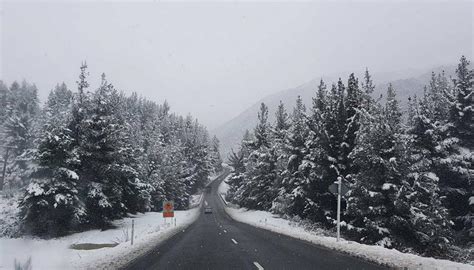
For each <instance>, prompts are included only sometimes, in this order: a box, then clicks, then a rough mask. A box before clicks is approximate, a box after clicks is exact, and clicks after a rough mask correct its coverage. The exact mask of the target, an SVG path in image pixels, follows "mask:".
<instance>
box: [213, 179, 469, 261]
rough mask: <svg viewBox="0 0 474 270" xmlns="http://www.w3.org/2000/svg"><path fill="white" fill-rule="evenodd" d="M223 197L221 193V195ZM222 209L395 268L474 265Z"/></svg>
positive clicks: (264, 214)
mask: <svg viewBox="0 0 474 270" xmlns="http://www.w3.org/2000/svg"><path fill="white" fill-rule="evenodd" d="M227 190H228V185H227V184H226V183H225V181H223V182H222V184H221V185H220V186H219V189H218V191H219V193H220V194H225V193H226V192H227ZM222 197H224V196H222ZM225 210H226V212H227V213H228V214H229V215H230V216H231V217H232V218H233V219H234V220H237V221H239V222H243V223H247V224H249V225H252V226H255V227H259V228H263V229H266V230H270V231H273V232H276V233H280V234H284V235H287V236H291V237H294V238H298V239H302V240H305V241H308V242H311V243H314V244H316V245H320V246H324V247H327V248H331V249H334V250H337V251H340V252H344V253H347V254H350V255H352V256H354V257H359V258H362V259H364V260H368V261H373V262H376V263H379V264H382V265H386V266H389V267H393V268H396V269H404V268H406V269H417V270H418V269H420V270H434V269H438V270H444V269H453V270H467V269H470V270H473V269H474V266H472V265H468V264H461V263H456V262H452V261H448V260H440V259H434V258H427V257H421V256H417V255H414V254H408V253H402V252H400V251H398V250H395V249H387V248H384V247H381V246H372V245H364V244H360V243H357V242H354V241H347V240H344V239H341V241H339V242H337V241H336V238H335V237H328V236H322V235H319V234H316V233H315V232H310V231H308V230H305V229H304V228H303V227H301V226H298V225H296V224H295V223H294V222H291V221H289V220H286V219H283V218H280V217H278V216H276V215H274V214H272V213H270V212H266V211H253V210H247V209H244V208H233V207H225Z"/></svg>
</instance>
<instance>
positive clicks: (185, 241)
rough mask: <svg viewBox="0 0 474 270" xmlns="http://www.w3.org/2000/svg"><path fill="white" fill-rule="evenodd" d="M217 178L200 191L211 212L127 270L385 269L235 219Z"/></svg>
mask: <svg viewBox="0 0 474 270" xmlns="http://www.w3.org/2000/svg"><path fill="white" fill-rule="evenodd" d="M224 177H225V176H224V175H223V176H221V177H220V178H219V179H216V180H215V181H214V182H213V183H212V184H211V185H210V188H208V189H207V190H206V192H205V193H204V202H207V204H208V205H209V206H211V207H212V208H213V213H212V214H204V213H203V211H201V214H200V216H199V217H198V219H197V220H196V222H194V223H193V224H192V225H190V226H189V227H188V228H187V229H186V230H184V231H182V232H179V233H177V234H176V235H174V236H173V237H171V238H170V239H168V240H167V241H165V242H163V243H160V244H157V246H156V247H154V248H153V249H152V251H151V252H149V253H148V254H146V255H144V256H142V257H140V258H138V259H136V260H134V261H133V262H132V263H130V264H129V265H128V266H127V267H126V268H125V269H126V270H132V269H133V270H135V269H137V270H145V269H193V270H195V269H260V270H261V269H297V270H300V269H328V270H338V269H385V268H384V267H381V266H378V265H375V264H372V263H369V262H365V261H362V260H360V259H357V258H353V257H350V256H348V255H345V254H341V253H338V252H335V251H332V250H329V249H326V248H324V247H320V246H316V245H314V244H311V243H308V242H305V241H302V240H298V239H294V238H291V237H288V236H284V235H280V234H277V233H273V232H270V231H267V230H263V229H259V228H256V227H253V226H250V225H247V224H244V223H240V222H237V221H234V220H233V219H232V218H230V217H229V216H228V215H227V214H226V213H225V211H224V207H223V202H222V200H221V199H220V198H219V197H218V195H217V187H218V186H219V184H220V182H221V181H222V180H223V178H224Z"/></svg>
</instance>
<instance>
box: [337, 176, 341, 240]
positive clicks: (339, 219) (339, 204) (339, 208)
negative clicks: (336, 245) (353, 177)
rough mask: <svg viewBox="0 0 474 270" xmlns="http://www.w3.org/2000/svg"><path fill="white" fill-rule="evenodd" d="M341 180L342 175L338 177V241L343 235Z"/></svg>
mask: <svg viewBox="0 0 474 270" xmlns="http://www.w3.org/2000/svg"><path fill="white" fill-rule="evenodd" d="M341 182H342V177H340V176H339V177H338V178H337V242H339V238H340V237H341Z"/></svg>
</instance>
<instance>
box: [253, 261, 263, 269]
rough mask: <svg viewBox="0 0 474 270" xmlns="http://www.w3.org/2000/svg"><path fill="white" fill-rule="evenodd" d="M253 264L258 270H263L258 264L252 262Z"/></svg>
mask: <svg viewBox="0 0 474 270" xmlns="http://www.w3.org/2000/svg"><path fill="white" fill-rule="evenodd" d="M253 264H254V265H255V266H256V267H257V269H258V270H263V269H264V268H263V267H262V266H261V265H260V264H259V263H258V262H253Z"/></svg>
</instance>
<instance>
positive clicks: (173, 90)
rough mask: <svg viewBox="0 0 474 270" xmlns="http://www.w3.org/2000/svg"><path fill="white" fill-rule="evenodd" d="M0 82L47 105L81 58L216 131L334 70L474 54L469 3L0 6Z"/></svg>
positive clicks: (411, 64)
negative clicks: (21, 85) (22, 88)
mask: <svg viewBox="0 0 474 270" xmlns="http://www.w3.org/2000/svg"><path fill="white" fill-rule="evenodd" d="M0 14H1V24H0V27H1V28H0V31H1V42H0V46H1V54H0V62H1V67H0V79H1V80H4V81H6V82H7V83H11V82H12V81H13V80H22V79H23V78H24V79H26V80H27V81H29V82H33V83H36V85H37V86H38V88H39V89H40V97H41V99H42V100H44V99H45V98H46V96H47V94H48V92H49V91H50V90H51V89H52V88H53V87H54V86H55V85H56V84H57V83H60V82H63V81H64V82H66V84H67V85H68V86H69V87H70V88H71V89H75V87H76V85H75V81H76V80H77V76H78V73H79V66H80V64H81V62H82V61H84V60H86V61H87V63H88V65H89V71H90V82H91V85H92V86H93V87H94V86H97V83H98V81H99V79H100V74H101V73H102V72H105V73H106V74H107V78H108V80H109V81H110V82H112V83H113V84H114V85H115V87H116V88H117V89H120V90H123V91H125V92H128V93H129V92H132V91H136V92H138V93H139V94H141V95H143V96H145V97H148V98H150V99H152V100H155V101H158V102H162V101H164V100H165V99H166V100H168V102H169V103H170V105H171V108H172V110H173V111H175V112H178V113H180V114H187V113H191V114H192V115H193V116H196V117H197V118H198V119H199V120H200V121H201V122H202V123H203V124H205V125H207V126H208V127H209V128H214V127H216V126H218V125H220V124H222V123H223V122H225V121H227V120H229V119H230V118H232V117H234V116H235V115H237V114H238V113H239V112H241V111H242V110H244V109H245V108H247V107H248V106H250V105H252V104H253V103H255V102H256V101H257V100H258V99H260V98H262V97H264V96H266V95H268V94H271V93H274V92H277V91H279V90H283V89H286V88H291V87H295V86H297V85H300V84H302V83H305V82H307V81H309V80H311V79H313V78H317V77H319V76H322V75H325V74H331V73H335V72H340V71H360V70H363V69H365V67H368V68H369V69H370V70H373V71H377V72H382V71H398V70H407V69H422V68H430V67H433V66H438V65H444V64H452V63H456V62H457V61H458V60H459V57H460V56H461V55H462V54H464V55H466V56H467V57H468V58H470V59H472V55H473V36H474V31H473V2H471V1H463V2H459V1H458V2H456V1H445V2H427V1H422V2H414V1H390V2H386V3H377V2H352V3H349V2H342V1H336V2H313V3H263V2H262V3H250V2H227V3H213V2H209V3H200V2H192V3H169V2H137V3H115V2H107V3H103V2H102V3H97V2H95V3H92V2H67V3H59V2H39V3H28V2H3V3H1V13H0Z"/></svg>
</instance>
